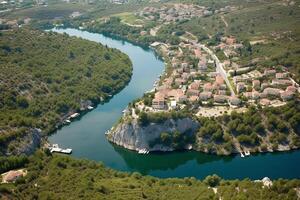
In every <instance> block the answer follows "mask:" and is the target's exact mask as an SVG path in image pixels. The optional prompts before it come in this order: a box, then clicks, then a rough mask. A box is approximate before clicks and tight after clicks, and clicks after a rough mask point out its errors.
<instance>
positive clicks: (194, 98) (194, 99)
mask: <svg viewBox="0 0 300 200" xmlns="http://www.w3.org/2000/svg"><path fill="white" fill-rule="evenodd" d="M198 100H199V97H198V96H194V95H193V96H190V97H189V101H190V102H196V101H198Z"/></svg>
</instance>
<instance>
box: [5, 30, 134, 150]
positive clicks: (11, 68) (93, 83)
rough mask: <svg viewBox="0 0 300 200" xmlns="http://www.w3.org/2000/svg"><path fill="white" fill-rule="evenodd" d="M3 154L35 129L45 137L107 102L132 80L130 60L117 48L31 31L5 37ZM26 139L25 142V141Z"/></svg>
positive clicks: (21, 31)
mask: <svg viewBox="0 0 300 200" xmlns="http://www.w3.org/2000/svg"><path fill="white" fill-rule="evenodd" d="M0 56H1V61H0V70H1V74H0V80H1V85H0V91H1V93H0V144H1V146H2V147H4V148H1V153H4V150H5V149H6V148H7V147H8V150H9V152H14V150H15V148H16V147H15V146H14V145H10V146H6V145H7V144H8V142H9V141H11V140H13V139H14V138H16V137H19V138H22V137H23V136H24V135H27V134H28V133H29V132H32V128H39V129H41V130H42V133H43V134H44V135H46V134H48V133H50V132H51V131H53V130H54V129H55V127H56V126H57V125H60V124H61V122H62V121H63V120H64V119H65V118H66V116H67V114H68V115H70V114H71V113H74V112H79V111H82V110H84V109H86V106H87V105H93V106H96V105H97V104H98V103H100V102H104V101H106V100H108V99H109V98H110V97H111V96H112V95H113V94H115V93H117V92H118V91H119V90H121V89H122V88H123V87H124V86H125V85H126V84H127V83H128V81H129V80H130V77H131V71H132V68H131V62H130V60H129V58H128V57H127V56H126V55H124V54H122V53H120V52H119V51H118V50H115V49H109V48H107V47H106V46H102V45H100V44H96V43H93V42H89V41H86V40H83V39H79V38H75V37H69V36H67V35H65V34H64V35H60V34H57V33H52V32H49V33H46V32H40V31H36V30H30V29H17V30H9V31H5V32H1V33H0ZM20 140H22V139H20Z"/></svg>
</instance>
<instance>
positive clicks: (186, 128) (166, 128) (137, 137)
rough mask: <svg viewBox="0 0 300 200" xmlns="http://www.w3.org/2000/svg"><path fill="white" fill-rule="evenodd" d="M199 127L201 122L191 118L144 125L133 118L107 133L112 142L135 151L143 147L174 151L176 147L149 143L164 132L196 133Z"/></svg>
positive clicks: (153, 149) (152, 149) (151, 149)
mask: <svg viewBox="0 0 300 200" xmlns="http://www.w3.org/2000/svg"><path fill="white" fill-rule="evenodd" d="M198 127H199V124H198V123H197V122H196V121H194V120H192V119H191V118H183V119H176V120H173V119H169V120H166V121H165V122H164V123H160V124H158V123H150V124H149V125H147V126H144V127H143V126H141V125H140V124H139V123H138V121H137V120H133V121H131V122H129V123H120V124H119V125H117V127H116V128H114V129H113V130H112V131H111V132H110V133H109V134H108V135H107V138H108V140H109V141H111V142H112V143H115V144H117V145H119V146H122V147H125V148H127V149H130V150H135V151H139V150H142V149H147V150H148V151H173V150H174V149H173V148H172V147H169V146H165V145H162V144H155V145H149V144H150V143H151V142H152V141H155V140H156V139H157V138H159V137H160V134H161V133H162V132H169V133H170V132H174V131H179V132H181V133H185V134H195V133H196V131H197V129H198ZM187 146H189V144H187Z"/></svg>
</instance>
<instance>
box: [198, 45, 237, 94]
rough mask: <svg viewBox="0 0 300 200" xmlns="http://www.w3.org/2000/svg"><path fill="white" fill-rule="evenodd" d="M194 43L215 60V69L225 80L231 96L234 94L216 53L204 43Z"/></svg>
mask: <svg viewBox="0 0 300 200" xmlns="http://www.w3.org/2000/svg"><path fill="white" fill-rule="evenodd" d="M194 45H196V46H198V47H199V48H201V49H203V50H204V51H205V52H206V53H208V54H209V55H210V56H211V57H212V59H213V60H214V61H215V63H216V71H217V72H219V73H220V74H221V76H222V77H223V79H224V80H225V82H226V85H227V87H228V88H229V90H230V93H231V96H235V92H234V90H233V88H232V86H231V84H230V82H229V79H228V77H227V73H226V71H225V70H224V68H223V64H222V63H221V62H220V60H219V58H218V57H217V56H216V54H215V53H214V52H213V51H212V50H210V49H209V48H208V47H206V46H205V45H204V44H198V43H194Z"/></svg>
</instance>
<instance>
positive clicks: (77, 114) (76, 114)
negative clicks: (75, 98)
mask: <svg viewBox="0 0 300 200" xmlns="http://www.w3.org/2000/svg"><path fill="white" fill-rule="evenodd" d="M79 115H80V114H79V113H74V114H72V115H71V116H70V118H72V119H74V118H76V117H78V116H79Z"/></svg>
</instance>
